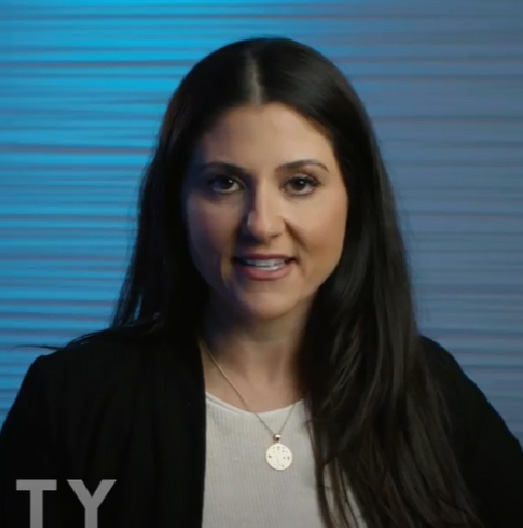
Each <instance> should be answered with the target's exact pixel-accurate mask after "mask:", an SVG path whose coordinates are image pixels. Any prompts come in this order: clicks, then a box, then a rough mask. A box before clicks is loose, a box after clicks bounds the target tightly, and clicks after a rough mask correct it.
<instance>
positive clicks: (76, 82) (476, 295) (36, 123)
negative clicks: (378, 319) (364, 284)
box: [0, 0, 523, 439]
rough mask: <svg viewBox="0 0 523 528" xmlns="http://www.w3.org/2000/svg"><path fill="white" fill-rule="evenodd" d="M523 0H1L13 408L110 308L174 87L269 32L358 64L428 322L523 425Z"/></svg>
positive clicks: (1, 344)
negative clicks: (207, 59) (35, 366)
mask: <svg viewBox="0 0 523 528" xmlns="http://www.w3.org/2000/svg"><path fill="white" fill-rule="evenodd" d="M522 20H523V4H521V3H519V2H513V1H510V0H500V1H497V2H492V1H490V0H488V1H487V0H484V1H481V0H473V1H471V0H463V1H461V2H454V1H451V0H441V1H438V2H432V3H425V2H423V3H422V2H416V1H415V0H404V1H399V2H386V1H374V0H366V1H363V0H361V1H355V0H353V1H343V2H341V1H340V2H329V3H319V2H294V1H293V2H285V3H283V4H282V3H280V2H277V1H276V0H271V1H266V2H263V3H261V2H253V1H246V0H242V1H241V2H239V1H238V2H220V3H212V2H203V1H194V0H193V1H191V2H190V3H189V2H186V3H183V2H172V0H168V1H167V0H158V1H156V2H155V3H154V5H153V6H146V5H145V3H144V2H142V1H138V0H133V1H131V0H126V1H125V2H112V3H108V2H104V1H102V0H96V1H93V0H89V1H87V0H75V1H72V0H68V1H65V0H61V1H56V0H48V1H46V2H40V1H36V0H32V1H24V0H22V1H19V0H4V1H3V2H2V4H1V5H0V78H2V82H1V83H0V252H1V258H0V423H1V422H2V421H3V419H4V418H5V414H6V412H7V410H8V408H9V407H10V405H11V404H12V401H13V399H14V396H15V394H16V391H17V389H18V388H19V386H20V383H21V380H22V378H23V375H24V374H25V371H26V370H27V367H28V365H29V363H30V362H31V361H32V360H33V359H34V357H35V356H36V355H38V354H40V353H42V352H43V351H41V350H36V349H28V348H15V347H16V346H17V345H20V344H25V343H49V344H62V343H64V342H66V341H67V340H69V339H72V338H73V337H76V336H77V335H79V334H81V333H85V332H88V331H93V330H95V329H97V328H100V327H103V326H104V325H106V324H107V321H108V318H109V315H110V313H111V310H112V306H113V304H114V300H115V298H116V297H117V295H118V292H119V288H120V284H121V281H122V279H123V276H124V272H125V266H126V263H127V261H128V259H129V257H130V245H131V243H132V241H133V232H134V229H135V225H134V222H135V219H136V198H137V196H136V195H137V190H138V184H139V180H140V177H141V175H142V174H143V169H144V167H145V165H146V163H147V161H148V159H149V158H150V156H151V153H152V149H153V146H154V140H155V137H156V134H157V131H158V127H159V124H160V121H161V118H162V114H163V111H164V109H165V105H166V103H167V101H168V99H169V96H170V94H171V93H172V91H173V90H174V89H175V88H176V86H177V84H178V83H179V81H180V79H181V76H182V75H184V74H185V73H186V72H187V71H188V70H189V69H190V67H191V66H192V65H193V64H194V63H195V62H196V61H197V60H199V59H201V58H202V57H203V56H205V55H206V54H207V53H208V52H210V51H212V50H213V49H215V48H217V47H219V46H221V45H223V44H226V43H228V42H230V41H233V40H237V39H241V38H246V37H249V36H253V35H287V36H290V37H293V38H295V39H297V40H301V41H303V42H305V43H307V44H310V45H312V46H314V47H316V48H317V49H318V50H320V51H321V52H323V53H324V54H326V55H327V56H328V57H329V58H331V59H332V60H334V61H335V62H336V64H338V66H339V67H340V69H341V70H342V71H343V72H344V73H345V74H346V75H347V76H348V77H349V78H350V80H351V81H352V82H353V83H354V85H355V87H356V89H357V91H358V92H359V94H360V95H361V98H362V99H363V100H364V101H365V104H366V106H367V108H368V111H369V113H370V115H371V117H372V119H373V122H374V124H375V126H376V130H377V133H378V136H379V140H380V143H381V146H382V149H383V153H384V156H385V159H386V162H387V165H388V167H389V169H390V174H391V178H392V180H393V183H394V185H395V188H396V192H397V196H398V205H399V210H400V215H401V221H402V226H403V230H404V233H405V238H406V241H407V244H408V248H409V252H410V261H411V265H412V272H413V280H414V284H415V288H416V299H417V305H418V312H419V317H420V323H421V327H422V330H423V331H424V332H425V333H426V334H428V335H429V336H432V337H434V338H436V339H437V340H439V341H440V342H441V343H442V344H443V345H444V346H445V347H446V348H448V349H449V350H450V351H451V352H452V353H453V354H454V355H455V356H456V358H457V359H458V361H459V362H460V363H461V364H462V365H463V367H464V368H465V370H466V372H467V373H468V374H469V375H470V376H471V378H472V379H474V380H475V381H476V382H477V383H478V385H479V386H480V387H481V388H482V390H483V391H484V392H485V394H486V395H487V396H488V397H489V398H490V400H491V401H492V403H493V404H494V405H495V407H496V408H497V409H498V410H499V412H500V413H501V414H502V416H503V417H504V418H505V419H506V420H507V423H508V424H509V426H510V427H511V429H512V430H513V431H514V432H515V433H516V434H517V435H518V437H519V438H520V439H523V278H522V277H523V178H522V170H523V169H522V167H523V148H521V147H522V146H523V98H522V95H521V94H522V93H523V37H522V35H523V32H522Z"/></svg>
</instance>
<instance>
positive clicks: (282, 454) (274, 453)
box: [199, 339, 298, 471]
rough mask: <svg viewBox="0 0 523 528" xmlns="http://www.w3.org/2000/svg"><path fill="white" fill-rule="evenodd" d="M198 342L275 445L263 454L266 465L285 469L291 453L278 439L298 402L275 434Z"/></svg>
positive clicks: (205, 347) (290, 461) (289, 461)
mask: <svg viewBox="0 0 523 528" xmlns="http://www.w3.org/2000/svg"><path fill="white" fill-rule="evenodd" d="M199 342H200V347H201V348H202V349H203V350H204V351H205V352H206V354H207V355H208V356H209V359H210V360H211V361H212V362H213V363H214V364H215V365H216V368H217V369H218V371H219V372H220V374H221V375H222V376H223V378H224V379H225V380H226V381H227V382H228V383H229V385H230V386H231V388H232V390H233V391H234V392H235V393H236V394H237V396H238V398H240V400H241V401H242V403H243V405H244V406H245V408H246V409H247V410H248V411H249V412H250V413H252V414H254V415H255V416H256V418H258V420H259V421H260V423H261V424H262V425H263V427H265V429H266V430H267V431H268V432H269V433H270V434H271V436H272V437H273V439H274V442H275V443H274V444H273V445H272V446H270V447H269V448H268V449H267V451H266V453H265V459H266V461H267V463H268V464H269V465H270V466H271V467H273V468H274V469H276V470H279V471H281V470H284V469H287V468H288V467H289V466H290V465H291V463H292V453H291V451H290V449H289V448H288V447H287V446H285V445H283V444H282V443H281V442H280V438H281V435H282V434H283V430H284V429H285V426H286V425H287V422H288V421H289V418H290V417H291V414H292V411H293V410H294V407H295V406H296V404H297V403H298V402H294V403H293V404H292V406H291V408H290V410H289V413H288V414H287V418H286V419H285V422H284V423H283V425H282V427H281V430H280V432H279V433H275V432H274V431H273V430H272V429H271V428H270V427H269V426H268V425H267V424H266V423H265V421H264V420H263V419H262V417H261V416H260V415H259V414H258V413H257V412H256V411H251V409H250V408H249V406H248V405H247V402H246V401H245V398H244V397H243V396H242V394H241V393H240V391H239V390H238V389H237V388H236V387H235V385H234V383H233V382H232V381H231V379H230V378H229V376H227V374H225V372H224V371H223V369H222V367H221V366H220V364H219V363H218V361H217V360H216V358H215V357H214V356H213V355H212V354H211V351H210V350H209V348H208V347H207V345H206V343H205V341H203V339H200V340H199Z"/></svg>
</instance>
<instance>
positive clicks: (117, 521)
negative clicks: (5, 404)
mask: <svg viewBox="0 0 523 528" xmlns="http://www.w3.org/2000/svg"><path fill="white" fill-rule="evenodd" d="M168 343H171V344H170V345H168ZM423 343H424V349H425V353H426V354H428V358H429V364H430V365H431V369H432V371H433V373H434V375H435V376H437V377H438V379H439V380H440V381H441V383H442V384H444V386H445V390H446V394H448V399H449V403H450V406H451V409H452V419H453V423H454V424H455V430H456V438H455V441H456V445H457V446H458V460H459V462H460V464H461V466H462V467H463V471H464V476H465V479H466V481H467V483H468V485H469V486H470V489H471V491H472V493H473V494H474V495H475V497H476V498H477V499H478V501H479V503H480V504H481V515H482V518H483V519H484V522H485V523H486V526H488V527H492V528H494V527H500V528H501V527H503V528H511V527H514V528H516V527H518V528H521V527H523V513H522V512H523V453H522V450H521V445H520V443H519V442H518V440H517V439H516V438H515V437H514V436H513V435H512V434H511V433H510V432H509V430H508V429H507V427H506V425H505V423H504V422H503V420H502V419H501V418H500V416H499V415H498V414H497V412H496V411H495V410H494V409H493V408H492V406H491V405H490V404H489V403H488V402H487V400H486V399H485V397H484V395H483V394H482V393H481V391H480V390H479V389H478V388H477V386H476V385H475V384H474V383H473V382H472V381H471V380H470V379H469V378H467V377H466V376H465V374H464V373H463V371H462V370H461V368H460V367H459V366H458V364H457V363H456V361H455V360H454V359H453V357H452V356H451V355H450V354H449V353H448V352H446V351H445V350H443V349H442V348H441V347H440V346H439V345H438V344H437V343H435V342H433V341H430V340H428V339H426V338H423ZM178 348H179V347H174V349H173V345H172V342H171V341H169V340H166V339H165V338H164V339H157V340H156V341H153V342H149V344H148V345H147V346H146V345H144V342H142V341H141V340H140V339H138V338H136V337H134V338H133V337H132V336H130V337H129V338H126V339H122V338H118V339H117V338H114V337H110V336H109V335H105V336H101V337H97V338H95V339H91V340H90V341H87V342H85V343H84V344H74V345H69V346H68V347H66V348H65V349H63V350H59V351H56V352H53V353H51V354H47V355H41V356H39V357H38V358H37V359H36V360H35V361H34V363H33V364H32V365H31V366H30V368H29V370H28V371H27V374H26V376H25V378H24V381H23V383H22V387H21V389H20V391H19V393H18V395H17V397H16V399H15V402H14V404H13V406H12V408H11V410H10V412H9V414H8V416H7V418H6V421H5V423H4V426H3V428H2V431H1V433H0V526H1V527H2V528H11V527H13V528H26V527H29V493H28V492H27V491H15V489H16V484H15V481H16V480H17V479H54V480H56V481H57V491H45V492H44V494H43V496H44V501H43V509H44V523H43V528H76V527H79V528H80V527H83V526H84V509H83V506H82V505H81V503H80V501H79V499H78V498H77V496H76V495H75V494H74V493H73V492H72V491H71V488H70V486H69V484H68V483H67V479H81V480H82V481H83V483H84V484H85V485H86V487H87V488H88V489H89V491H90V492H91V493H92V492H94V490H95V489H96V488H97V487H98V484H99V482H100V481H101V480H102V479H116V482H115V483H114V485H113V487H112V488H111V489H110V491H109V492H108V494H107V496H106V498H105V500H104V501H103V502H102V503H101V505H100V507H99V509H98V527H99V528H120V527H121V528H124V527H125V528H133V527H140V528H200V527H201V522H202V511H203V490H204V462H205V391H204V382H203V371H202V365H201V359H200V354H199V353H198V351H197V349H196V347H195V345H194V344H187V345H186V346H185V350H186V353H185V354H183V355H182V354H180V353H175V349H178ZM231 528H243V527H231Z"/></svg>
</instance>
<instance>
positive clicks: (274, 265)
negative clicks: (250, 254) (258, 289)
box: [233, 257, 295, 271]
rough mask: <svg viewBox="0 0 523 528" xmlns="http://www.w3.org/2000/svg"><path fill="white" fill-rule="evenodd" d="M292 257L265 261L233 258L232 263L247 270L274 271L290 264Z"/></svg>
mask: <svg viewBox="0 0 523 528" xmlns="http://www.w3.org/2000/svg"><path fill="white" fill-rule="evenodd" d="M294 260H295V259H294V258H293V257H289V258H267V259H249V258H240V257H233V262H235V263H236V264H240V265H242V266H247V267H249V268H255V269H259V270H267V271H274V270H277V269H280V268H283V267H284V266H286V265H287V264H289V263H290V262H292V261H294Z"/></svg>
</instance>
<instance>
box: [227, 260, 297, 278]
mask: <svg viewBox="0 0 523 528" xmlns="http://www.w3.org/2000/svg"><path fill="white" fill-rule="evenodd" d="M232 260H233V265H234V268H235V270H236V271H237V273H239V275H240V276H241V277H243V279H247V280H250V281H274V280H280V279H284V278H285V277H287V276H288V275H289V273H290V272H291V271H292V268H293V264H294V263H295V262H297V260H296V259H295V258H294V257H280V258H242V257H233V259H232Z"/></svg>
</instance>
